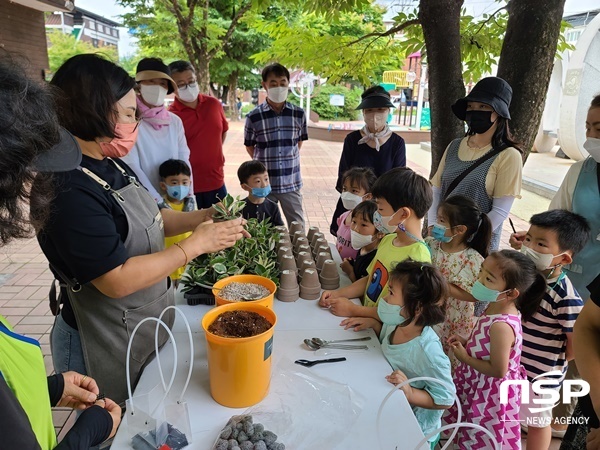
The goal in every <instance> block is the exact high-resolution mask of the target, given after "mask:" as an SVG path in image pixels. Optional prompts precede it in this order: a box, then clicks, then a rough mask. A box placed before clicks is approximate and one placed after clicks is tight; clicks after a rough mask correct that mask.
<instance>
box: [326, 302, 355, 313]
mask: <svg viewBox="0 0 600 450" xmlns="http://www.w3.org/2000/svg"><path fill="white" fill-rule="evenodd" d="M328 301H329V311H331V314H333V315H336V316H341V317H350V316H353V315H354V303H352V302H351V301H350V300H349V299H347V298H346V297H337V298H329V300H328Z"/></svg>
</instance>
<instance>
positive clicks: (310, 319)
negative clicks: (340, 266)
mask: <svg viewBox="0 0 600 450" xmlns="http://www.w3.org/2000/svg"><path fill="white" fill-rule="evenodd" d="M347 283H348V281H347V278H346V281H344V284H347ZM176 298H177V300H176V301H177V303H178V306H179V307H180V308H181V309H182V310H183V312H184V314H185V316H186V318H187V319H188V321H189V323H190V326H191V328H192V332H193V334H194V339H193V340H194V347H195V348H194V353H195V356H194V371H193V373H192V380H191V382H190V385H189V387H188V390H187V393H186V401H187V403H188V407H189V412H190V418H191V423H192V433H193V442H192V444H191V445H190V446H188V447H187V448H189V449H198V450H209V449H211V446H212V444H213V443H214V441H215V439H216V437H217V436H218V434H219V431H220V430H221V429H222V428H223V426H225V424H226V423H227V421H228V420H229V418H230V417H231V416H232V415H235V414H241V413H243V412H244V411H245V408H244V409H232V408H227V407H224V406H221V405H220V404H218V403H217V402H215V401H214V400H213V399H212V397H211V396H210V386H209V379H208V362H207V355H206V340H205V336H204V332H203V330H202V327H201V325H200V320H201V318H202V316H203V315H204V314H205V313H206V311H208V310H209V309H210V308H211V307H209V306H188V305H187V304H184V300H183V296H182V295H180V294H178V295H177V297H176ZM317 303H318V301H317V300H313V301H309V300H302V299H299V300H297V301H296V302H293V303H284V302H280V301H278V300H275V304H274V310H275V313H276V314H277V326H276V328H275V333H274V345H273V370H276V369H277V365H278V362H279V361H280V360H281V359H282V358H287V359H289V360H291V361H294V360H296V359H301V358H304V359H322V358H324V357H325V356H324V355H321V354H319V353H321V352H323V350H319V351H318V352H313V351H310V350H308V349H307V348H306V347H305V346H304V345H303V344H302V341H303V339H304V338H310V337H320V338H323V339H343V338H352V337H360V336H363V335H371V336H372V337H373V339H372V340H370V341H367V342H360V343H359V344H367V345H368V347H369V349H368V350H366V351H364V350H362V351H356V350H352V351H336V352H335V356H339V355H340V353H341V354H343V356H345V357H346V358H347V361H344V362H338V363H331V364H320V365H316V366H314V367H312V368H309V369H307V370H310V371H311V372H313V373H314V374H316V375H319V376H321V377H324V378H329V379H331V380H334V381H337V382H339V383H343V384H347V385H348V386H349V387H351V388H352V389H353V390H354V391H355V392H356V393H358V394H359V395H360V396H362V397H364V400H365V401H364V405H363V409H362V412H361V414H360V416H359V417H358V420H357V421H356V423H355V425H354V427H353V428H352V429H351V430H347V431H346V432H347V434H346V438H345V439H344V441H343V442H341V443H340V445H338V446H337V447H335V448H336V449H346V450H352V449H355V450H367V449H377V448H378V444H377V430H376V418H377V411H378V409H379V405H380V404H381V401H382V400H383V398H384V397H385V396H386V395H387V394H388V393H389V391H390V389H391V387H392V386H391V384H389V383H388V382H387V381H386V380H385V376H386V375H388V374H390V373H391V371H392V370H391V367H390V366H389V364H388V363H387V361H386V359H385V357H384V356H383V354H382V352H381V347H380V345H379V341H378V340H377V337H376V336H375V334H374V333H373V331H372V330H368V331H363V332H359V333H356V332H354V331H350V330H344V329H343V328H342V327H340V326H339V323H340V321H341V320H342V319H341V318H340V317H336V316H334V315H332V314H331V313H329V311H327V310H324V309H322V308H320V307H319V306H318V304H317ZM176 317H177V316H176ZM184 330H185V326H184V324H183V321H182V320H181V319H179V318H178V317H177V319H176V321H175V325H174V327H173V331H174V333H176V336H175V338H176V340H177V343H178V351H179V353H180V355H188V354H189V344H188V341H187V336H186V334H187V333H184ZM315 353H316V354H315ZM332 354H333V353H332ZM327 357H329V355H327ZM172 360H173V359H172V346H171V345H170V343H167V344H165V346H164V347H163V349H162V350H161V361H163V364H164V366H163V367H165V368H170V367H172V366H171V364H172ZM179 361H182V358H181V356H180V358H179ZM178 368H179V367H178ZM169 370H170V369H169ZM186 370H187V368H186V367H181V371H180V373H179V375H181V376H178V377H177V381H176V382H175V384H174V390H175V391H177V390H179V391H180V390H181V388H182V385H183V382H184V380H183V378H184V377H183V373H184V372H185V373H187V372H186ZM168 374H170V372H168ZM159 382H160V381H159V375H158V369H157V364H156V360H154V361H152V362H151V363H150V364H149V365H148V366H147V367H146V369H145V370H144V373H143V374H142V376H141V379H140V382H139V383H138V385H137V388H136V393H145V392H149V391H150V390H151V389H152V388H154V387H155V386H156V385H157V384H158V383H159ZM292 388H293V387H292ZM269 395H276V394H269ZM267 399H269V397H267ZM265 425H266V428H267V429H268V424H265ZM124 428H125V427H121V429H120V430H119V432H118V433H117V436H116V437H115V440H114V443H113V445H112V447H111V448H112V449H113V450H119V449H129V448H131V447H130V444H129V439H128V438H127V437H126V433H125V432H124ZM381 428H382V430H384V431H385V432H386V433H385V434H386V436H384V437H383V438H382V442H383V443H384V445H385V447H384V448H385V449H386V450H392V449H394V448H395V447H396V445H398V448H399V449H403V450H412V449H414V448H415V446H416V445H417V444H418V442H419V441H420V440H421V439H422V438H423V434H422V432H421V429H420V428H419V425H418V423H417V421H416V419H415V417H414V415H413V413H412V410H411V408H410V406H409V404H408V402H407V401H406V398H405V397H404V395H403V394H402V392H396V393H394V396H393V397H392V399H390V401H389V402H388V404H387V405H386V408H385V410H384V414H383V419H382V427H381ZM284 443H285V444H286V445H287V448H288V449H294V450H296V449H295V448H294V447H293V446H290V443H286V442H284ZM426 448H427V446H423V449H426ZM297 450H301V449H297ZM311 450H328V449H311Z"/></svg>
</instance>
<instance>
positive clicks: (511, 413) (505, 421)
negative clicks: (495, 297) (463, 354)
mask: <svg viewBox="0 0 600 450" xmlns="http://www.w3.org/2000/svg"><path fill="white" fill-rule="evenodd" d="M495 322H506V323H507V324H509V325H510V326H511V327H512V329H513V331H514V333H515V344H514V345H513V347H512V348H511V350H510V359H509V361H508V372H507V373H506V375H505V376H504V378H502V379H500V378H494V377H490V376H487V375H484V374H482V373H480V372H478V371H476V370H475V369H473V368H472V367H471V366H469V365H467V364H465V363H460V364H459V366H458V367H457V369H456V371H455V372H454V384H455V385H456V393H457V395H458V397H459V398H460V403H461V406H462V408H463V418H462V420H461V421H462V422H470V423H474V424H478V425H481V426H483V427H485V428H487V429H488V430H489V431H490V432H491V433H492V434H493V435H494V436H495V437H496V440H497V442H498V443H501V444H502V449H503V450H504V449H506V450H516V449H520V448H521V425H520V422H519V408H520V406H521V393H520V389H519V388H518V387H517V386H514V385H511V386H510V387H509V389H508V404H506V405H503V404H501V403H500V384H501V383H502V382H503V381H504V380H524V379H526V374H525V369H524V368H523V366H521V349H522V346H523V334H522V331H521V317H520V316H518V315H514V314H495V315H491V316H488V315H485V314H484V315H483V316H481V317H480V318H479V319H478V321H477V324H476V325H475V329H474V330H473V333H472V334H471V336H470V337H469V340H468V341H467V345H466V350H467V353H468V354H469V355H470V356H472V357H474V358H477V359H484V360H485V359H488V360H489V358H490V328H491V327H492V325H493V324H494V323H495ZM457 413H458V412H457V409H456V405H453V406H452V408H450V409H449V410H448V413H447V414H446V416H445V422H446V423H456V420H457V418H458V417H457ZM454 441H455V442H456V443H457V444H458V446H459V448H461V449H468V450H471V449H487V448H490V446H489V444H488V442H489V439H486V438H485V437H484V436H483V433H482V432H481V431H477V430H474V429H472V428H461V429H460V430H459V432H458V435H457V436H456V438H455V440H454Z"/></svg>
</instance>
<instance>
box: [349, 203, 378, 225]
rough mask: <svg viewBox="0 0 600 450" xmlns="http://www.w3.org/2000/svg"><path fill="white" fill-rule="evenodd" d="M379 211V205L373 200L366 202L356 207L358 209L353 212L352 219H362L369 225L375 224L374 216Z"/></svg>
mask: <svg viewBox="0 0 600 450" xmlns="http://www.w3.org/2000/svg"><path fill="white" fill-rule="evenodd" d="M375 211H377V203H375V202H374V201H373V200H365V201H364V202H360V203H359V204H358V205H356V208H354V209H353V210H352V213H351V217H352V218H353V219H354V218H355V217H360V218H361V219H363V220H366V221H367V222H369V223H373V214H375Z"/></svg>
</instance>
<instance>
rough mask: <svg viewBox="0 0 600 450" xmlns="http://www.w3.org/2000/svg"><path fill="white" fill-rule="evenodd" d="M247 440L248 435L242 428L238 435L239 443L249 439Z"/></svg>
mask: <svg viewBox="0 0 600 450" xmlns="http://www.w3.org/2000/svg"><path fill="white" fill-rule="evenodd" d="M247 440H248V436H247V435H246V433H244V431H243V430H240V432H239V434H238V437H237V441H238V442H239V443H242V442H244V441H247Z"/></svg>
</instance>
